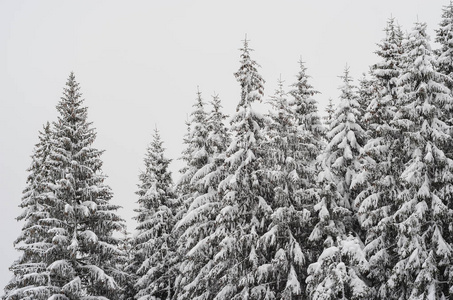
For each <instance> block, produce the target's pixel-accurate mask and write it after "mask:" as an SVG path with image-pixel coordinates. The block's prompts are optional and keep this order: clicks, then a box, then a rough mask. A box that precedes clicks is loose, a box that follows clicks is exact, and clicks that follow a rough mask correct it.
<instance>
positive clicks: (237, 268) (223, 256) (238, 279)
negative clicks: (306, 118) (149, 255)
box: [207, 40, 271, 299]
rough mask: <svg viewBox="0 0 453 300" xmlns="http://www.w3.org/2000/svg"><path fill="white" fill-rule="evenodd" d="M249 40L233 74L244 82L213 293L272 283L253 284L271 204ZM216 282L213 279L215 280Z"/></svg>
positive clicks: (229, 155)
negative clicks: (255, 103)
mask: <svg viewBox="0 0 453 300" xmlns="http://www.w3.org/2000/svg"><path fill="white" fill-rule="evenodd" d="M250 51H251V49H250V48H249V47H248V40H245V41H244V46H243V48H242V49H241V65H240V68H239V70H238V72H236V73H235V76H236V78H237V80H238V82H239V83H240V86H241V98H240V101H239V104H238V106H237V109H236V113H235V114H234V115H233V118H232V121H231V132H232V141H231V144H230V146H229V147H228V149H227V151H226V159H225V173H226V174H225V179H224V180H222V181H221V182H220V184H219V192H220V193H221V194H222V196H223V198H222V200H221V209H220V213H219V214H218V216H217V218H216V231H215V232H214V233H213V234H212V235H211V236H210V239H211V240H212V241H215V242H214V244H215V245H216V247H215V249H213V250H214V253H215V254H214V256H213V260H212V261H209V262H208V263H207V265H210V268H209V269H210V270H209V272H208V275H207V280H208V281H209V282H211V283H213V285H211V286H210V291H209V295H211V296H209V298H215V299H246V298H248V297H250V298H261V299H264V297H265V294H266V293H270V291H269V289H267V290H263V289H262V287H261V286H260V287H259V288H256V289H255V288H254V285H255V283H254V279H253V278H254V274H255V272H256V271H257V268H258V265H259V264H260V262H259V260H261V259H262V255H261V254H258V250H257V242H258V239H259V237H260V236H261V235H262V233H263V231H264V229H265V228H267V225H268V224H267V223H268V222H267V221H266V216H268V214H269V213H270V210H271V208H270V207H269V204H268V203H267V197H266V195H267V192H268V191H267V190H266V186H267V185H266V183H265V181H264V174H263V163H264V162H263V158H264V151H265V150H264V149H262V148H261V145H262V143H263V141H264V135H263V130H262V128H263V127H264V117H263V116H262V115H260V114H258V113H256V112H255V111H254V110H253V109H252V104H253V103H254V102H257V101H261V98H262V96H263V89H264V87H263V84H264V80H263V79H262V77H261V75H260V74H259V73H258V70H257V68H258V64H257V63H256V62H255V61H254V60H252V59H251V57H250ZM214 283H215V285H214Z"/></svg>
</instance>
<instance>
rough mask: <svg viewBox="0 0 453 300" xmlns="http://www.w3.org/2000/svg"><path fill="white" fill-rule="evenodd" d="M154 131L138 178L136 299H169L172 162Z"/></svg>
mask: <svg viewBox="0 0 453 300" xmlns="http://www.w3.org/2000/svg"><path fill="white" fill-rule="evenodd" d="M164 151H165V149H164V148H163V142H162V140H161V138H160V135H159V132H158V130H157V129H155V131H154V135H153V140H152V142H151V144H150V145H149V147H148V149H147V152H146V156H145V171H144V172H142V173H141V174H140V176H139V179H140V183H139V185H138V187H139V189H138V191H137V192H136V193H137V195H138V196H139V199H138V203H139V208H138V209H137V210H136V212H137V216H136V217H135V219H136V220H137V222H138V226H137V232H136V235H135V237H134V238H133V253H134V258H133V261H132V266H131V269H132V270H136V275H137V276H138V279H137V282H136V284H135V288H136V290H137V294H136V295H135V298H136V299H143V300H144V299H170V298H171V297H172V295H173V291H172V290H173V284H174V282H173V281H174V277H173V274H171V272H170V271H171V268H170V267H171V264H170V263H171V261H172V260H173V259H174V258H173V257H174V256H175V254H174V252H175V241H174V240H173V236H172V234H171V232H172V229H173V225H174V212H173V199H174V195H173V191H172V184H173V182H172V179H171V173H170V171H168V166H169V164H170V162H171V160H170V159H167V158H166V157H165V156H164Z"/></svg>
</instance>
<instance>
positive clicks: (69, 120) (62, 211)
mask: <svg viewBox="0 0 453 300" xmlns="http://www.w3.org/2000/svg"><path fill="white" fill-rule="evenodd" d="M81 97H82V95H81V93H80V87H79V84H78V83H77V82H76V80H75V76H74V74H73V73H71V74H70V75H69V79H68V81H67V83H66V88H65V89H64V93H63V97H62V98H61V101H60V102H59V104H58V106H57V110H58V112H59V117H58V120H57V121H56V122H55V123H54V132H55V135H54V140H53V151H52V152H51V154H50V159H51V161H52V166H53V174H54V175H53V176H54V178H55V188H54V189H55V191H54V192H55V198H56V201H55V203H54V205H55V206H54V207H53V209H52V210H51V213H50V216H49V218H48V219H46V221H45V222H46V224H47V225H48V226H49V227H52V228H51V229H50V230H49V232H50V233H51V234H52V235H53V238H52V242H53V247H52V248H51V249H49V250H48V252H47V253H48V255H51V256H53V262H52V263H51V264H50V265H49V267H48V270H49V272H50V280H51V281H52V282H55V284H57V285H58V286H59V287H60V288H61V289H60V291H59V292H58V293H55V294H54V295H53V296H51V297H50V298H49V299H71V300H72V299H104V298H108V299H118V298H119V296H120V295H121V293H120V286H119V284H118V282H119V281H121V280H122V279H123V277H124V273H122V272H120V271H119V270H118V269H117V265H118V263H119V260H120V258H121V256H122V255H123V253H122V252H121V251H119V250H118V248H117V246H118V243H119V241H120V240H119V238H117V237H115V236H114V235H113V234H114V233H115V232H118V231H121V230H122V229H123V228H124V223H123V220H122V219H121V218H120V217H119V216H118V214H117V213H116V211H117V210H118V208H119V206H117V205H113V204H111V203H110V201H111V198H112V191H111V189H110V187H109V186H107V185H106V184H105V183H104V180H105V179H106V176H105V175H104V174H103V173H102V171H101V168H102V160H101V155H102V152H103V151H100V150H97V149H96V148H94V147H93V146H92V144H93V142H94V141H95V138H96V133H95V130H94V129H93V128H92V126H91V123H90V122H88V120H87V107H85V106H83V102H84V100H83V99H82V98H81Z"/></svg>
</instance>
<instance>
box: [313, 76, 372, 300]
mask: <svg viewBox="0 0 453 300" xmlns="http://www.w3.org/2000/svg"><path fill="white" fill-rule="evenodd" d="M342 80H343V85H342V86H341V88H340V89H341V95H340V102H339V104H338V108H337V110H336V111H335V114H334V117H333V121H332V123H331V128H330V131H329V132H328V133H327V140H328V144H327V147H326V149H325V152H324V154H323V157H322V171H321V172H320V174H319V182H320V185H321V187H320V189H319V197H320V201H319V202H318V203H317V204H316V205H315V207H314V209H315V211H316V212H317V223H316V225H315V227H314V229H313V231H312V233H311V235H310V240H311V241H312V242H313V246H314V247H315V248H317V247H319V248H320V249H319V250H318V258H317V262H315V263H313V264H311V265H310V266H309V268H308V275H309V276H308V278H307V285H308V286H307V292H308V294H309V297H310V299H338V298H341V299H343V298H344V299H366V298H367V297H369V295H370V289H369V287H368V285H367V283H366V281H365V280H364V279H363V276H364V275H365V274H366V272H367V271H368V263H367V261H366V259H365V255H364V253H363V249H362V248H363V244H362V242H361V240H360V228H358V226H357V221H356V216H355V214H354V213H355V211H356V208H355V207H354V206H353V204H354V201H353V200H354V199H355V197H356V195H357V193H358V191H357V190H356V189H355V186H354V182H355V180H356V175H357V173H358V171H359V168H360V151H361V148H362V145H363V138H364V135H365V132H364V130H363V129H362V128H361V127H360V125H359V124H358V120H359V119H360V106H359V103H358V101H357V98H358V96H357V95H356V94H355V91H354V87H353V85H352V84H351V82H352V78H351V77H350V76H349V71H348V68H346V69H345V72H344V76H342Z"/></svg>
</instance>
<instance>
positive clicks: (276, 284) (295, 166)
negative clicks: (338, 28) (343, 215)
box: [254, 80, 314, 299]
mask: <svg viewBox="0 0 453 300" xmlns="http://www.w3.org/2000/svg"><path fill="white" fill-rule="evenodd" d="M301 94H302V93H301ZM298 95H300V94H298ZM287 98H288V97H287V94H286V93H285V92H284V90H283V81H281V80H279V83H278V89H277V90H276V91H275V95H274V96H272V97H271V100H270V103H271V105H272V107H273V110H272V111H271V112H270V113H269V116H268V118H269V121H268V124H267V126H266V128H265V129H266V132H265V134H266V141H265V142H264V143H263V148H264V149H266V156H265V162H266V164H265V174H266V176H267V180H266V181H267V184H269V186H270V187H271V188H272V193H270V197H272V198H270V201H269V203H270V206H271V208H272V211H273V213H272V214H271V215H270V218H269V219H270V224H269V226H268V227H267V228H265V232H264V234H263V235H262V236H261V237H260V238H259V240H258V247H257V250H258V253H259V254H260V255H261V256H262V259H260V260H259V262H260V264H259V266H258V268H257V271H256V272H255V275H254V277H255V278H254V282H255V285H256V287H255V289H258V288H261V289H262V290H263V291H266V294H265V295H266V297H267V298H268V299H298V298H300V297H302V295H304V291H305V273H306V263H307V261H308V256H309V255H308V254H307V252H308V251H307V247H306V246H307V243H302V242H303V241H306V240H307V238H308V235H309V231H308V228H309V226H307V225H308V222H309V216H310V213H309V210H308V209H309V208H308V204H307V194H308V193H307V192H308V190H309V189H310V188H312V189H313V186H309V185H308V184H307V182H308V180H307V179H308V178H306V176H307V175H308V174H310V170H307V168H310V166H308V167H307V165H309V164H307V162H306V161H304V159H306V160H308V159H309V158H308V157H304V153H306V152H307V151H308V149H307V148H308V147H307V144H308V139H307V138H306V136H307V132H302V130H300V129H301V128H300V127H302V126H304V125H307V123H308V124H310V125H311V124H312V122H307V123H305V122H300V120H302V119H303V118H304V117H307V116H300V117H299V115H298V114H297V113H296V111H297V110H296V109H293V106H291V105H290V103H289V101H288V99H287ZM298 100H300V102H302V101H303V100H302V99H301V98H298ZM300 102H299V108H301V107H303V108H306V107H304V103H300ZM298 111H299V112H302V111H303V109H300V110H298ZM304 121H305V120H304ZM299 122H300V123H302V124H304V125H301V126H299ZM304 134H305V135H304ZM311 146H312V147H314V145H311ZM311 150H313V149H311ZM311 173H313V172H311ZM311 175H313V174H311ZM302 189H303V192H306V194H302V192H301V190H302ZM263 294H264V292H263ZM258 298H260V297H259V294H258Z"/></svg>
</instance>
